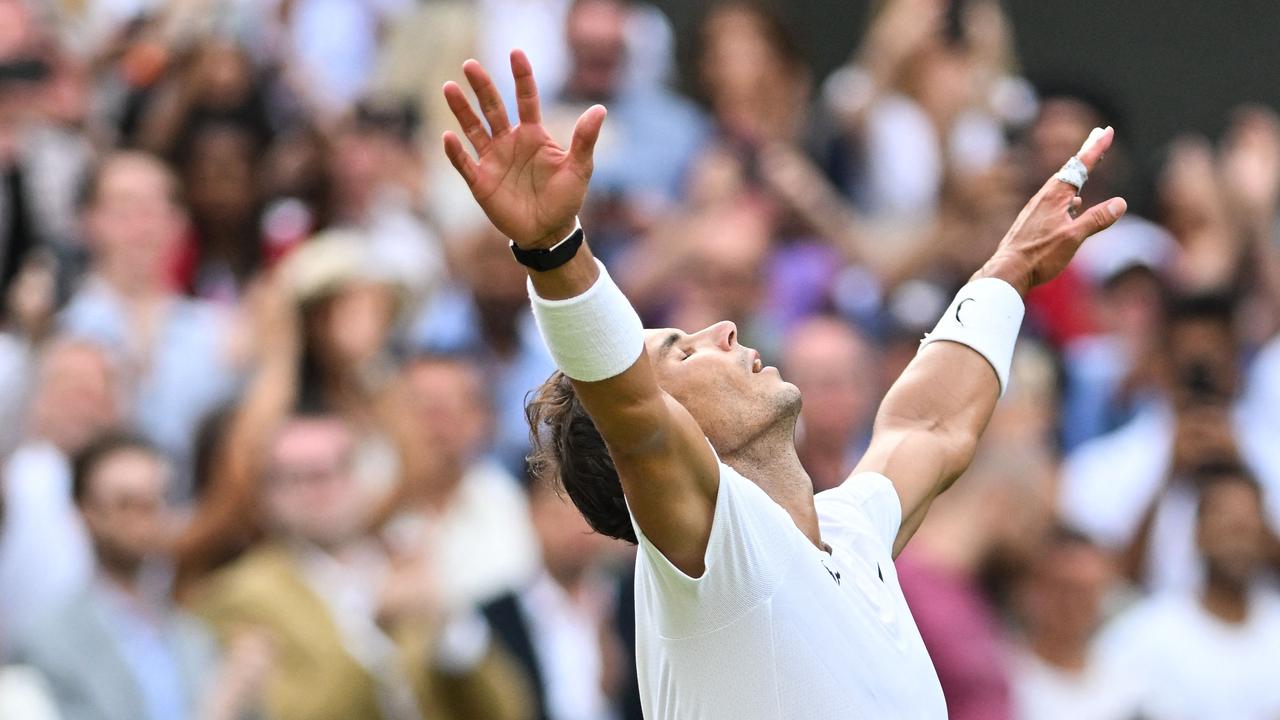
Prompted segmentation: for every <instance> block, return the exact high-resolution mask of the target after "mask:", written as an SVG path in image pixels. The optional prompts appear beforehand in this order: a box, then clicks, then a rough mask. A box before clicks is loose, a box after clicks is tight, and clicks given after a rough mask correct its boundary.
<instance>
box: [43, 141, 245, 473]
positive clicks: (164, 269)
mask: <svg viewBox="0 0 1280 720" xmlns="http://www.w3.org/2000/svg"><path fill="white" fill-rule="evenodd" d="M178 195H179V188H178V184H177V181H176V180H175V178H174V177H173V175H172V173H170V172H169V170H168V169H167V168H166V167H165V165H164V164H163V163H162V162H160V161H159V160H157V159H156V158H153V157H151V156H149V155H144V154H141V153H134V152H126V153H117V154H114V155H111V156H109V157H107V158H106V159H105V160H103V161H102V164H101V165H100V166H99V167H98V169H97V171H96V172H95V173H94V175H93V177H92V179H91V182H90V183H89V186H88V188H87V190H86V192H85V198H84V203H85V205H84V211H83V219H84V224H85V228H86V232H87V233H88V239H89V242H90V246H91V251H92V257H91V262H90V270H89V275H88V277H87V278H85V281H84V283H83V284H82V286H81V287H80V289H79V290H77V291H76V293H75V295H74V296H73V297H72V298H71V301H70V303H69V304H68V305H67V307H66V308H65V309H64V310H63V311H62V314H61V316H60V318H59V323H60V325H61V327H62V328H63V329H64V330H65V331H66V332H68V333H70V334H71V335H74V336H77V337H84V338H90V339H92V340H94V341H95V342H98V343H101V344H102V345H103V346H104V347H106V348H108V349H109V350H110V352H111V353H112V360H113V361H114V362H115V363H116V365H117V367H118V368H119V370H120V375H121V380H122V384H123V386H124V389H125V395H126V398H127V403H126V409H125V415H126V417H128V418H130V420H131V421H132V422H133V423H136V426H137V428H138V429H139V430H140V431H141V432H142V433H143V434H144V435H146V436H147V437H148V438H149V439H150V440H152V441H153V442H155V443H156V444H157V445H159V446H160V447H161V448H162V449H163V450H164V451H165V452H166V453H168V454H170V455H171V456H172V458H173V459H174V461H175V462H176V468H177V476H176V477H177V480H178V492H179V494H180V495H184V494H186V490H187V487H186V482H187V479H188V473H187V463H188V462H189V460H190V452H191V440H192V437H193V435H194V432H195V429H196V427H197V426H198V425H199V423H200V421H201V420H202V419H203V417H204V415H205V414H206V413H208V412H209V411H210V410H212V409H213V408H214V407H216V406H217V405H218V404H219V403H221V402H222V401H223V400H224V399H226V397H227V396H228V394H229V392H230V391H231V389H232V387H233V385H234V383H235V380H236V372H235V368H234V365H233V358H232V353H231V342H230V336H229V332H230V326H229V323H230V318H229V317H227V316H225V315H224V314H223V313H221V312H219V311H218V310H216V309H215V308H213V307H211V306H209V305H206V304H204V303H201V302H199V301H193V300H188V299H186V298H183V297H181V296H180V295H178V294H177V292H176V291H175V287H174V279H173V270H174V262H175V259H176V256H175V253H176V251H177V248H178V241H179V239H180V237H181V233H182V232H183V228H184V225H185V223H186V216H185V214H184V212H183V210H182V208H181V206H180V205H179V200H178Z"/></svg>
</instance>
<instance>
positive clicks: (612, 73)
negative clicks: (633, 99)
mask: <svg viewBox="0 0 1280 720" xmlns="http://www.w3.org/2000/svg"><path fill="white" fill-rule="evenodd" d="M626 19H627V18H626V10H625V8H623V6H622V5H621V4H620V3H618V2H616V1H615V0H589V1H588V2H581V3H578V4H577V5H576V6H574V8H573V11H572V12H571V14H570V15H569V22H568V28H567V34H568V43H569V51H570V52H571V53H572V54H573V71H572V76H571V79H570V81H569V82H570V85H571V87H572V88H573V90H574V92H576V93H578V94H579V95H582V96H583V97H586V98H590V99H596V100H603V99H606V98H608V97H610V96H611V95H613V93H614V91H615V90H616V89H617V84H618V81H619V79H620V76H621V73H622V64H623V59H624V56H625V55H626Z"/></svg>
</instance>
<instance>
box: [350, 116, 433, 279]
mask: <svg viewBox="0 0 1280 720" xmlns="http://www.w3.org/2000/svg"><path fill="white" fill-rule="evenodd" d="M417 131H418V116H417V111H416V110H415V108H414V107H413V106H411V105H409V104H408V103H407V102H405V101H403V100H401V99H398V98H390V97H377V98H370V99H366V100H363V101H361V102H360V103H359V104H358V105H357V106H356V107H355V112H354V114H353V116H352V117H351V118H350V119H348V120H347V121H346V122H344V123H342V124H341V125H340V126H339V127H338V129H337V131H336V132H335V133H334V134H333V142H332V145H331V148H330V152H329V157H328V168H327V169H326V172H327V173H328V176H329V177H330V178H331V179H332V181H333V188H332V189H333V193H334V195H333V211H334V218H333V220H334V223H335V224H336V225H338V226H340V227H344V228H350V229H353V230H356V231H357V232H359V234H360V237H361V238H362V239H363V241H364V242H365V243H366V244H368V245H369V252H370V253H371V254H372V256H373V258H374V259H375V262H378V263H380V265H381V267H382V269H383V270H384V271H386V272H389V273H392V276H393V277H394V278H395V279H396V280H398V281H399V282H400V283H401V284H402V285H403V286H404V287H405V288H406V289H408V290H409V291H410V293H411V294H412V297H413V298H414V299H418V298H422V297H424V296H426V295H428V294H429V293H430V292H431V291H433V290H435V288H436V286H437V285H438V284H439V282H440V276H441V273H442V272H443V269H444V258H443V254H442V252H441V249H440V245H439V241H438V239H437V238H436V236H435V234H434V233H433V232H432V231H431V229H430V228H429V227H428V226H427V225H426V223H425V222H424V220H423V218H422V215H421V213H422V210H423V205H424V202H425V194H424V191H423V187H422V184H423V179H424V177H425V174H426V173H425V171H424V169H423V158H422V154H421V148H420V146H419V145H418V144H417V142H416V133H417Z"/></svg>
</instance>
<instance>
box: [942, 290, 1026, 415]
mask: <svg viewBox="0 0 1280 720" xmlns="http://www.w3.org/2000/svg"><path fill="white" fill-rule="evenodd" d="M1024 312H1025V308H1024V306H1023V304H1022V296H1020V295H1018V291H1017V290H1014V289H1013V286H1012V285H1010V284H1009V283H1007V282H1005V281H1003V280H1000V279H997V278H981V279H978V280H974V281H973V282H971V283H969V284H968V285H965V286H964V287H962V288H960V292H958V293H956V298H955V300H952V301H951V306H950V307H948V308H947V311H946V312H945V313H943V315H942V319H941V320H939V321H938V324H937V326H936V327H934V328H933V332H931V333H928V334H927V335H925V336H924V339H923V340H921V341H920V347H922V348H923V347H924V346H925V345H928V344H929V343H932V342H937V341H939V340H949V341H951V342H956V343H960V344H961V345H968V346H969V347H970V348H973V349H974V350H975V351H976V352H977V353H978V354H979V355H981V356H982V357H984V358H986V359H987V362H989V363H991V367H992V369H994V370H995V371H996V378H997V379H998V380H999V381H1000V396H1001V397H1003V396H1004V391H1005V388H1007V387H1008V386H1009V367H1010V366H1011V365H1012V364H1013V346H1014V345H1015V344H1016V343H1017V341H1018V329H1019V328H1020V327H1021V326H1022V315H1023V313H1024Z"/></svg>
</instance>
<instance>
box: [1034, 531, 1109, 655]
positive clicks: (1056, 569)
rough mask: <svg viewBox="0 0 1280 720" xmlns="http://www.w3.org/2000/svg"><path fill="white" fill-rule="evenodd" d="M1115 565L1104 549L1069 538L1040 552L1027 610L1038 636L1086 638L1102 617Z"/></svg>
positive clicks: (1060, 639)
mask: <svg viewBox="0 0 1280 720" xmlns="http://www.w3.org/2000/svg"><path fill="white" fill-rule="evenodd" d="M1115 577H1116V574H1115V568H1114V566H1113V564H1112V562H1111V560H1110V558H1109V557H1108V556H1107V555H1106V554H1105V553H1104V552H1103V551H1102V550H1100V549H1098V548H1095V547H1092V546H1089V545H1085V544H1083V543H1080V544H1070V545H1066V546H1061V547H1058V548H1057V549H1053V550H1050V551H1049V552H1048V554H1046V555H1045V556H1043V557H1041V558H1040V560H1039V562H1038V563H1036V567H1035V568H1034V570H1033V573H1032V576H1031V578H1030V579H1029V580H1028V581H1027V585H1026V587H1025V588H1024V592H1023V597H1022V600H1023V613H1024V615H1025V619H1026V623H1027V625H1028V630H1029V631H1030V633H1031V634H1032V635H1033V636H1038V637H1042V638H1047V639H1052V640H1055V641H1057V642H1063V643H1084V642H1087V641H1088V639H1089V638H1090V637H1092V636H1093V633H1094V631H1095V630H1096V629H1097V628H1098V626H1099V624H1100V623H1101V621H1102V602H1103V600H1104V599H1105V598H1106V594H1107V592H1108V590H1110V589H1111V587H1112V585H1113V583H1114V582H1115Z"/></svg>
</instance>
